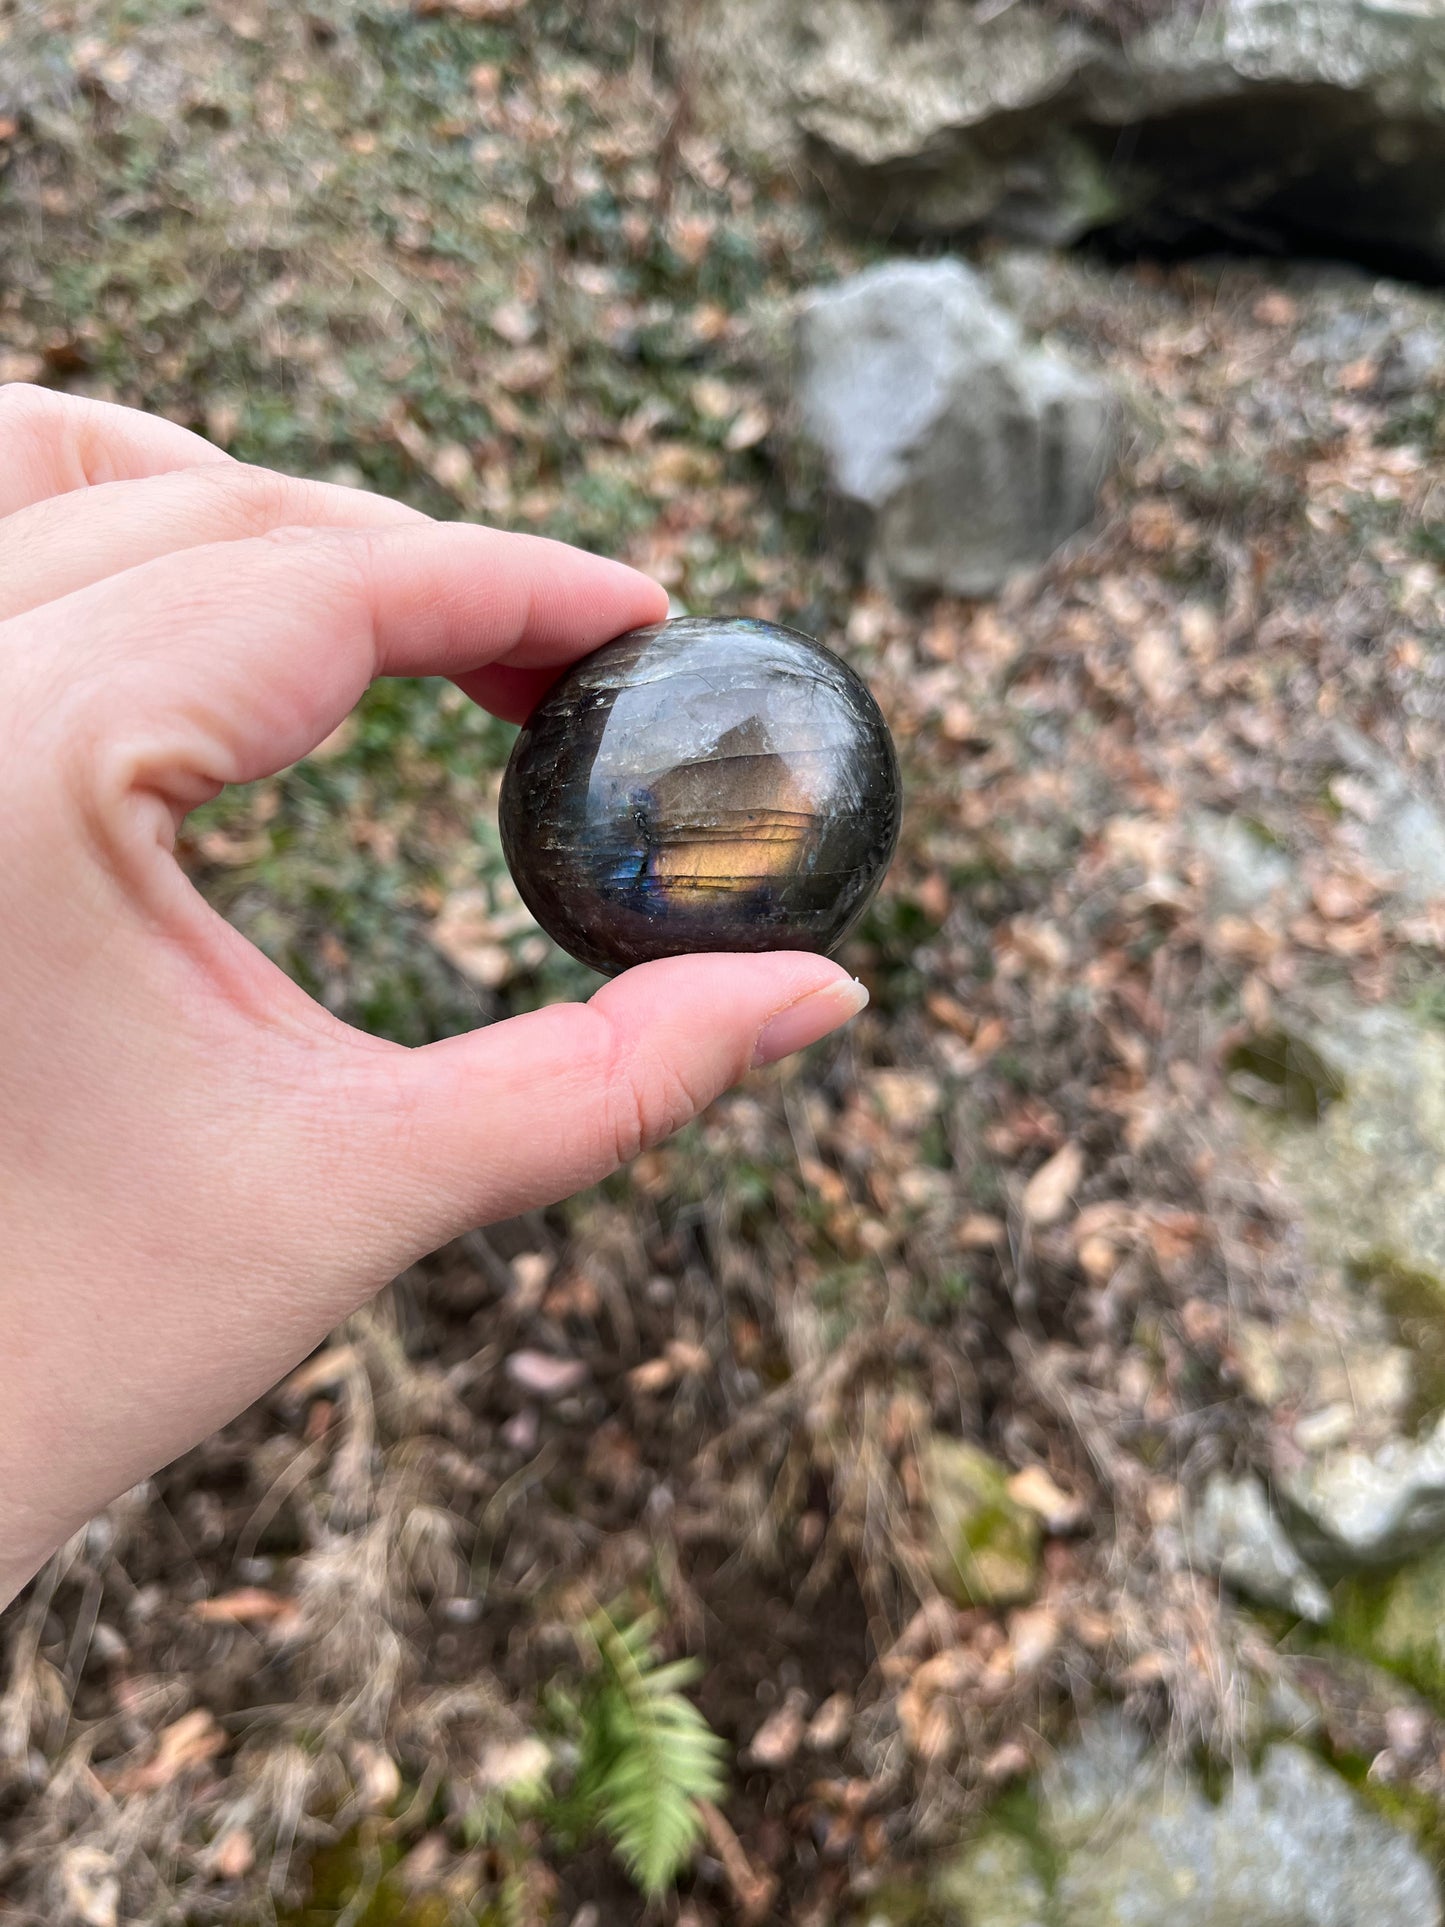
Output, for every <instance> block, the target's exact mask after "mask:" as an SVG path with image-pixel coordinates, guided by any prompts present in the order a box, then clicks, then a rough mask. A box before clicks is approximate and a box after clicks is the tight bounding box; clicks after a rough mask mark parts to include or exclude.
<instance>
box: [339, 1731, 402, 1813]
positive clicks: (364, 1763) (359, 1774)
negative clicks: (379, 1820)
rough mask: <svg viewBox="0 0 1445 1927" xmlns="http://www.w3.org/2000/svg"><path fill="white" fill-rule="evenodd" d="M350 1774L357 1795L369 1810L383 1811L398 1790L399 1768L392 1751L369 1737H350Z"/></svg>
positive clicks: (399, 1788) (399, 1782)
mask: <svg viewBox="0 0 1445 1927" xmlns="http://www.w3.org/2000/svg"><path fill="white" fill-rule="evenodd" d="M350 1759H351V1777H352V1782H353V1784H354V1785H355V1788H356V1792H357V1796H358V1798H359V1799H360V1801H361V1804H362V1805H363V1807H365V1808H366V1810H367V1812H369V1813H385V1812H386V1811H387V1809H388V1808H389V1807H391V1806H393V1805H395V1803H396V1799H397V1795H398V1794H399V1793H400V1792H401V1768H400V1767H399V1766H398V1765H397V1763H396V1761H395V1760H394V1759H393V1758H392V1757H391V1755H390V1754H389V1753H388V1752H387V1751H386V1750H385V1748H383V1747H380V1746H375V1745H373V1744H372V1742H371V1741H370V1740H353V1741H352V1743H351V1748H350Z"/></svg>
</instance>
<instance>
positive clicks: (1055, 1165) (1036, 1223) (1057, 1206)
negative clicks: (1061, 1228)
mask: <svg viewBox="0 0 1445 1927" xmlns="http://www.w3.org/2000/svg"><path fill="white" fill-rule="evenodd" d="M1083 1177H1084V1153H1083V1149H1082V1147H1081V1146H1080V1145H1078V1144H1077V1143H1075V1142H1074V1141H1073V1140H1072V1139H1070V1141H1069V1142H1068V1143H1067V1144H1066V1145H1064V1147H1063V1149H1062V1150H1059V1151H1055V1153H1054V1155H1053V1156H1052V1157H1051V1158H1050V1159H1049V1161H1048V1163H1047V1164H1041V1165H1040V1166H1039V1168H1038V1170H1037V1171H1035V1172H1034V1174H1033V1176H1032V1177H1031V1178H1030V1179H1029V1181H1028V1183H1027V1184H1026V1185H1025V1186H1024V1196H1023V1212H1024V1217H1025V1218H1026V1219H1027V1220H1028V1222H1029V1223H1030V1224H1031V1225H1032V1226H1033V1227H1034V1229H1035V1230H1038V1231H1041V1230H1043V1229H1045V1228H1046V1227H1047V1226H1048V1225H1051V1224H1057V1223H1058V1222H1059V1220H1060V1218H1062V1217H1063V1216H1064V1214H1065V1213H1066V1212H1067V1210H1068V1208H1069V1205H1070V1204H1071V1202H1072V1201H1073V1197H1074V1193H1075V1192H1076V1191H1077V1190H1078V1188H1079V1186H1080V1184H1081V1183H1082V1182H1083Z"/></svg>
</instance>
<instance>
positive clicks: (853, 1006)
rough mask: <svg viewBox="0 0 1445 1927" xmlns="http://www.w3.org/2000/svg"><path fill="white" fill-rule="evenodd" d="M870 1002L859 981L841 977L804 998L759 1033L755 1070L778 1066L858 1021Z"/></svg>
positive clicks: (791, 1005) (771, 1018)
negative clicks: (791, 1054)
mask: <svg viewBox="0 0 1445 1927" xmlns="http://www.w3.org/2000/svg"><path fill="white" fill-rule="evenodd" d="M867 1002H868V992H867V991H866V990H865V989H864V988H863V986H862V984H860V983H859V982H858V980H857V979H856V978H855V977H839V978H838V979H837V981H836V982H834V983H831V984H828V985H826V986H825V988H824V989H822V990H814V991H811V992H810V993H809V995H808V996H806V997H800V998H799V999H798V1001H797V1003H795V1004H789V1005H788V1007H787V1009H786V1010H780V1011H779V1012H778V1013H777V1015H776V1016H775V1017H770V1018H769V1019H768V1021H767V1022H766V1023H765V1024H764V1025H763V1027H762V1029H761V1030H760V1031H759V1032H758V1041H757V1043H756V1044H754V1045H753V1069H754V1070H755V1071H756V1070H761V1069H762V1067H763V1065H764V1064H776V1063H777V1061H778V1059H779V1058H780V1057H786V1056H787V1055H788V1054H789V1052H791V1051H795V1050H802V1049H803V1048H804V1046H805V1045H807V1044H816V1043H817V1041H818V1039H819V1038H820V1037H826V1036H827V1035H828V1032H829V1031H830V1030H836V1029H837V1028H838V1026H839V1024H846V1023H847V1021H848V1019H849V1018H850V1017H856V1016H857V1015H858V1013H859V1011H860V1010H862V1009H863V1007H864V1006H865V1005H866V1003H867Z"/></svg>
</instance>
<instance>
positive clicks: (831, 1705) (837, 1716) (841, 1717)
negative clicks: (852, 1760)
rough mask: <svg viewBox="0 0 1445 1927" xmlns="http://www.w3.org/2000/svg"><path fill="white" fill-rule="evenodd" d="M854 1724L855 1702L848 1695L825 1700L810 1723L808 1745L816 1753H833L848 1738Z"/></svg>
mask: <svg viewBox="0 0 1445 1927" xmlns="http://www.w3.org/2000/svg"><path fill="white" fill-rule="evenodd" d="M852 1724H853V1701H852V1699H851V1698H850V1696H849V1695H848V1694H847V1693H834V1694H833V1695H832V1696H831V1697H830V1698H828V1699H825V1700H824V1701H823V1704H822V1705H821V1706H820V1707H819V1708H818V1710H817V1712H816V1713H815V1714H814V1715H813V1717H812V1719H811V1720H810V1721H809V1723H808V1733H807V1740H808V1745H809V1746H810V1747H811V1748H812V1750H813V1751H814V1752H815V1753H833V1752H836V1751H837V1749H838V1748H839V1747H840V1746H841V1745H842V1744H843V1742H844V1740H846V1739H847V1737H848V1730H849V1728H850V1727H851V1726H852Z"/></svg>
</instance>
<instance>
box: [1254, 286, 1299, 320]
mask: <svg viewBox="0 0 1445 1927" xmlns="http://www.w3.org/2000/svg"><path fill="white" fill-rule="evenodd" d="M1254 318H1255V320H1256V321H1258V322H1259V323H1261V325H1262V326H1264V327H1266V328H1292V327H1293V326H1294V324H1295V323H1296V322H1297V321H1298V320H1299V307H1298V304H1297V303H1296V302H1294V301H1292V300H1291V299H1290V297H1289V296H1288V295H1287V294H1285V293H1284V292H1283V291H1282V290H1280V289H1278V288H1275V289H1273V290H1271V292H1270V293H1269V294H1262V295H1261V296H1260V297H1259V299H1258V301H1256V302H1255V304H1254Z"/></svg>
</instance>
